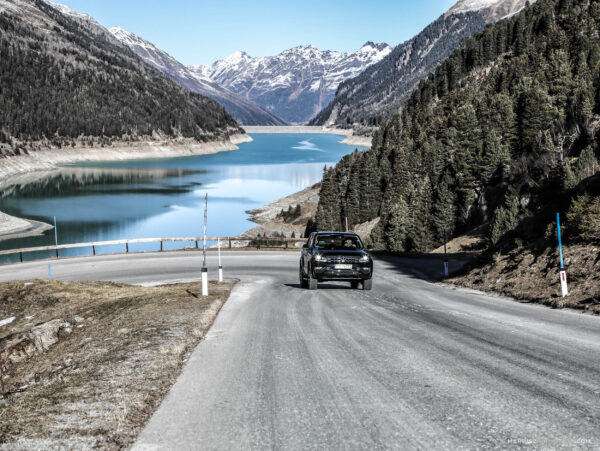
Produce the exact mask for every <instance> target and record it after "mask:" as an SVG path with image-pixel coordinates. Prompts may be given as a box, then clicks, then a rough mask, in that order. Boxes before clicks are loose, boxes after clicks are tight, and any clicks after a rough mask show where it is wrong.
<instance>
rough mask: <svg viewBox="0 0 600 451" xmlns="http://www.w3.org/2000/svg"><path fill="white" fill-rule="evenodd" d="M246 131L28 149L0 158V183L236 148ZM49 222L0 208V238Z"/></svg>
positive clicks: (37, 231) (31, 232) (32, 232)
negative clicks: (215, 137) (205, 138)
mask: <svg viewBox="0 0 600 451" xmlns="http://www.w3.org/2000/svg"><path fill="white" fill-rule="evenodd" d="M251 141H252V138H251V137H250V136H249V135H242V134H238V135H232V136H231V137H230V138H229V140H227V141H213V142H207V143H184V144H179V143H176V142H170V141H148V142H142V143H132V144H130V145H122V144H118V145H113V146H107V147H73V148H62V149H58V148H57V149H51V150H41V151H36V152H31V153H29V154H26V155H17V156H11V157H7V158H3V159H0V180H1V183H0V185H1V187H6V186H9V185H11V183H12V182H13V181H15V182H16V181H17V180H19V179H20V178H22V177H23V176H26V175H28V174H32V173H36V172H43V171H54V170H56V169H58V168H59V167H60V166H64V165H68V164H73V163H84V162H99V161H121V160H140V159H153V158H175V157H188V156H197V155H211V154H215V153H219V152H228V151H233V150H238V149H239V147H238V146H237V144H242V143H246V142H251ZM52 228H53V226H51V225H50V224H46V223H43V222H38V221H33V220H29V219H26V218H18V217H15V216H10V215H7V214H5V213H2V212H0V241H4V240H9V239H13V238H24V237H29V236H37V235H42V234H43V233H44V232H45V231H47V230H50V229H52Z"/></svg>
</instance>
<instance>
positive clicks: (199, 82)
mask: <svg viewBox="0 0 600 451" xmlns="http://www.w3.org/2000/svg"><path fill="white" fill-rule="evenodd" d="M109 31H110V33H111V34H112V35H113V36H114V37H115V38H116V39H117V40H119V42H121V43H122V44H123V45H125V46H126V47H128V48H129V49H130V50H131V51H133V52H134V53H135V54H136V55H137V56H139V57H140V58H141V59H143V60H144V61H145V62H146V63H148V64H150V65H152V66H154V67H155V68H157V69H158V70H160V71H161V72H162V73H164V74H165V75H167V76H168V77H169V78H171V79H172V80H175V81H176V82H177V83H179V84H180V85H182V86H183V87H185V88H187V89H189V90H190V91H193V92H196V93H198V94H202V95H205V96H207V97H210V98H211V99H213V100H216V101H217V102H219V103H220V104H221V105H222V106H223V107H224V108H225V109H226V110H227V112H229V114H231V115H232V116H233V118H234V119H235V120H237V121H238V122H239V123H240V124H242V125H286V124H287V122H285V121H283V120H281V119H280V118H278V117H277V116H275V115H274V114H272V113H270V112H268V111H266V110H265V109H263V108H261V107H260V106H259V105H257V104H256V103H254V102H251V101H249V100H247V99H246V98H244V97H242V96H240V95H237V94H235V93H233V92H231V91H229V90H228V89H226V88H223V87H221V86H219V84H217V83H215V82H213V81H211V80H210V79H208V78H207V77H206V76H204V75H202V74H201V73H199V72H194V71H192V70H190V69H188V68H187V67H186V66H184V65H183V64H181V63H180V62H179V61H177V60H176V59H175V58H173V57H172V56H170V55H169V54H168V53H166V52H165V51H163V50H161V49H159V48H158V47H156V46H155V45H154V44H152V43H150V42H148V41H146V40H144V39H142V38H140V37H139V36H137V35H135V34H134V33H131V32H129V31H127V30H124V29H122V28H121V27H113V28H111V29H110V30H109Z"/></svg>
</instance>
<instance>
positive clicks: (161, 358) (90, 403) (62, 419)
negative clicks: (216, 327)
mask: <svg viewBox="0 0 600 451" xmlns="http://www.w3.org/2000/svg"><path fill="white" fill-rule="evenodd" d="M232 286H233V283H223V284H216V283H211V286H210V293H211V295H210V296H209V297H206V298H204V297H202V296H200V294H199V293H200V291H201V288H200V286H199V284H197V283H188V284H176V285H165V286H159V287H152V288H145V287H138V286H129V285H123V284H114V283H104V282H84V283H79V282H56V281H53V282H48V281H39V280H34V281H29V282H23V281H20V282H8V283H2V284H0V321H1V320H4V319H7V318H12V317H15V319H14V321H13V322H11V323H10V324H7V325H4V326H2V327H0V367H1V369H2V376H1V379H2V384H1V387H0V388H1V390H2V398H1V399H0V448H3V449H35V448H37V449H39V448H68V449H90V448H102V449H121V448H124V447H126V446H128V445H129V444H131V443H132V441H133V440H134V439H135V437H136V436H137V434H138V433H139V431H140V429H141V428H142V426H143V425H144V423H145V422H146V420H147V419H148V418H149V417H150V415H151V414H152V412H153V411H154V410H155V408H156V407H157V406H158V404H159V403H160V401H161V400H162V398H163V397H164V396H165V394H166V393H167V391H168V390H169V388H170V387H171V385H172V384H173V382H174V381H175V379H176V377H177V375H178V374H179V372H180V369H181V367H182V365H183V362H184V360H185V358H186V355H187V354H188V353H189V351H190V350H191V349H193V347H194V346H195V345H196V344H197V343H198V342H199V341H200V339H201V338H202V337H203V336H204V334H205V333H206V331H207V330H208V328H209V327H210V325H211V324H212V322H213V320H214V318H215V317H216V315H217V313H218V311H219V309H220V308H221V306H222V305H223V303H224V302H225V300H226V299H227V298H228V296H229V293H230V291H231V288H232Z"/></svg>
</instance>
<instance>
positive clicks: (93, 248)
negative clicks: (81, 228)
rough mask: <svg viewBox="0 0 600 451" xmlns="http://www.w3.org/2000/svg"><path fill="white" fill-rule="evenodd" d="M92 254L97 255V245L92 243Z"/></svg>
mask: <svg viewBox="0 0 600 451" xmlns="http://www.w3.org/2000/svg"><path fill="white" fill-rule="evenodd" d="M92 254H94V256H95V255H96V245H94V244H92Z"/></svg>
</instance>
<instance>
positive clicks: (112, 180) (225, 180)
mask: <svg viewBox="0 0 600 451" xmlns="http://www.w3.org/2000/svg"><path fill="white" fill-rule="evenodd" d="M254 138H255V140H254V142H252V143H247V144H243V145H241V146H240V150H238V151H235V152H225V153H220V154H214V155H208V156H197V157H186V158H172V159H163V160H134V161H117V162H109V163H90V164H86V165H83V166H69V167H64V168H61V169H60V170H57V171H53V172H51V173H45V174H42V173H39V174H35V175H27V176H24V177H22V178H20V179H14V180H12V181H11V183H10V184H9V186H7V184H6V183H5V184H4V186H3V187H0V189H2V191H1V195H0V210H2V211H4V212H6V213H8V214H12V215H15V216H21V217H26V218H30V219H35V220H38V221H43V222H48V223H51V222H52V221H53V217H54V216H56V217H57V220H58V236H59V242H60V243H75V242H90V241H104V240H116V239H127V238H154V237H168V236H199V235H201V233H202V218H203V200H204V195H205V193H206V192H208V195H209V224H208V233H209V235H213V236H215V235H221V236H234V235H237V234H239V233H241V232H243V231H245V230H247V229H249V228H251V227H253V226H254V224H253V223H250V222H249V221H248V220H247V218H248V215H247V214H246V213H245V211H246V210H249V209H253V208H257V207H260V206H262V205H264V204H266V203H268V202H270V201H272V200H275V199H277V198H280V197H284V196H286V195H289V194H291V193H293V192H296V191H298V190H300V189H303V188H305V187H307V186H310V185H312V184H314V183H316V182H318V181H319V180H320V179H321V176H322V173H323V166H324V165H332V164H335V162H337V161H339V159H340V158H341V157H342V156H343V155H345V154H347V153H349V152H351V151H352V150H353V149H352V148H351V147H348V146H345V145H342V144H340V143H339V142H338V141H339V139H340V137H337V136H331V135H256V136H255V137H254ZM309 140H310V141H309ZM303 141H305V142H308V141H309V142H310V143H311V146H307V145H306V143H304V144H302V142H303ZM294 147H303V149H295V148H294ZM53 241H54V235H53V232H52V231H50V232H48V233H46V234H45V235H44V236H40V237H30V238H24V239H14V240H8V241H4V242H0V249H12V248H18V247H30V246H44V245H49V244H53ZM173 245H174V246H181V244H178V243H173ZM142 246H146V247H144V248H143V249H146V250H151V249H152V250H154V248H155V247H156V246H155V245H142ZM108 250H109V251H116V250H120V249H108ZM89 252H90V250H76V249H74V250H65V251H64V255H78V254H86V253H89ZM13 260H14V259H13Z"/></svg>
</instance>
